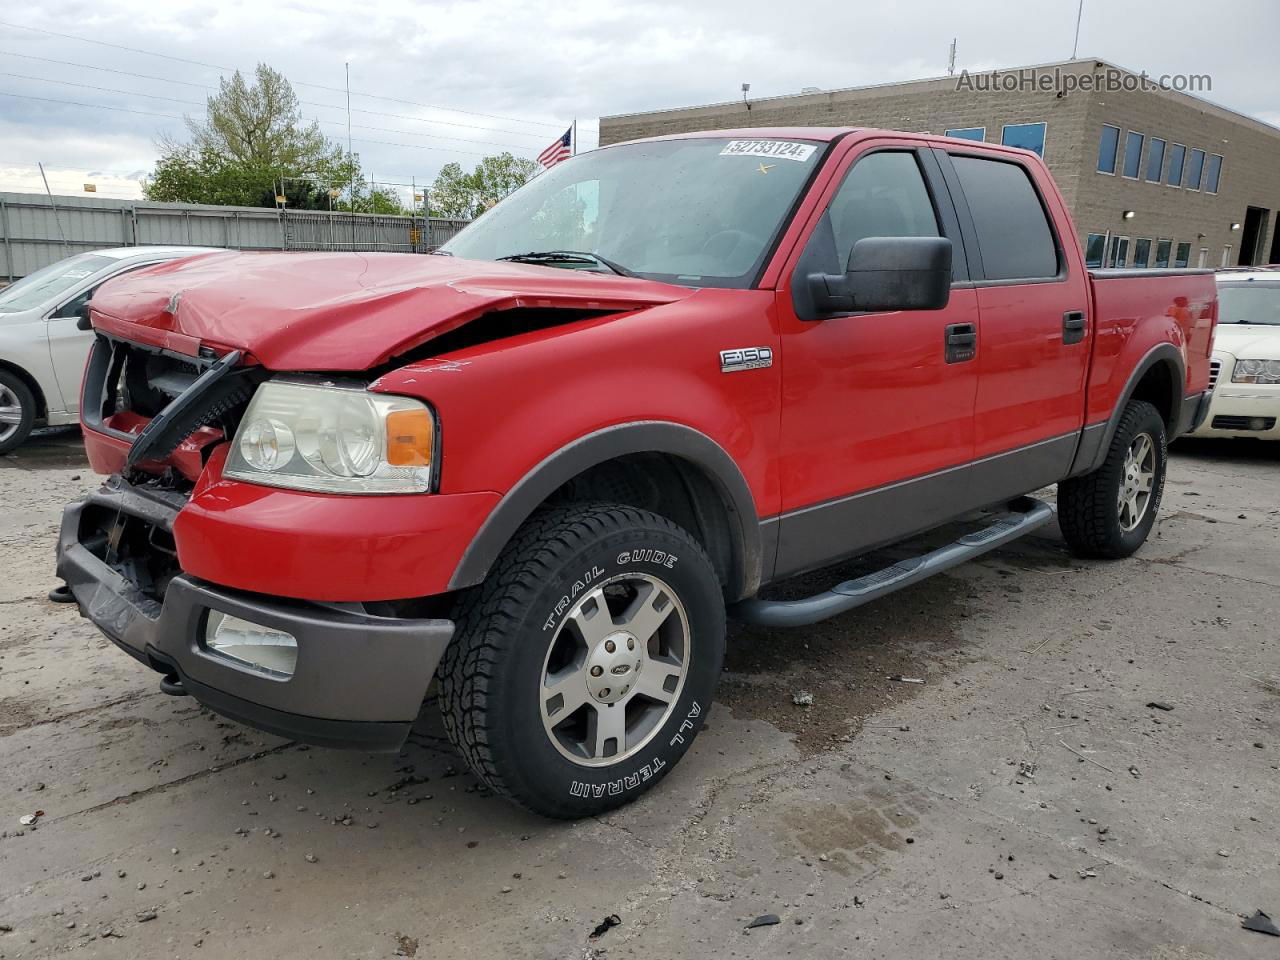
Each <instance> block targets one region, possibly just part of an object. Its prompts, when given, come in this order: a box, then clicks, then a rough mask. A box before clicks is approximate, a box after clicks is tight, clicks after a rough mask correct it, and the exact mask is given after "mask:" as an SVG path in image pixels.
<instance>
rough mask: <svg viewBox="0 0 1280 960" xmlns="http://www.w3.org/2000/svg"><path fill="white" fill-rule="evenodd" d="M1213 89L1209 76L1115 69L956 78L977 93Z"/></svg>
mask: <svg viewBox="0 0 1280 960" xmlns="http://www.w3.org/2000/svg"><path fill="white" fill-rule="evenodd" d="M1212 89H1213V77H1212V76H1211V75H1210V74H1207V73H1162V74H1158V75H1152V74H1150V73H1148V72H1147V71H1146V70H1143V71H1142V72H1141V73H1130V72H1129V71H1128V70H1120V69H1117V68H1116V67H1099V68H1098V69H1097V70H1094V71H1093V72H1091V73H1077V72H1073V71H1070V70H1063V69H1062V68H1061V67H1054V68H1053V69H1051V70H1037V69H1035V68H1032V67H1024V68H1022V69H1020V70H990V71H985V72H981V73H970V72H969V71H968V70H961V71H960V75H959V76H958V77H956V90H964V91H969V92H974V93H1057V94H1062V95H1066V94H1069V93H1074V92H1075V91H1077V90H1079V91H1081V92H1085V93H1089V92H1096V93H1120V92H1124V93H1135V92H1143V93H1151V92H1153V91H1157V90H1175V91H1177V92H1179V93H1205V92H1208V91H1210V90H1212Z"/></svg>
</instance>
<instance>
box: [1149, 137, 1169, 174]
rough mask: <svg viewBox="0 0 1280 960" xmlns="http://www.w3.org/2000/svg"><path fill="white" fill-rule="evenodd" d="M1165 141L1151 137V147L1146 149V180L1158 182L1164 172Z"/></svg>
mask: <svg viewBox="0 0 1280 960" xmlns="http://www.w3.org/2000/svg"><path fill="white" fill-rule="evenodd" d="M1164 147H1165V142H1164V141H1163V140H1161V139H1160V138H1159V137H1152V138H1151V148H1150V149H1149V150H1148V151H1147V182H1148V183H1159V182H1160V175H1161V174H1163V173H1164Z"/></svg>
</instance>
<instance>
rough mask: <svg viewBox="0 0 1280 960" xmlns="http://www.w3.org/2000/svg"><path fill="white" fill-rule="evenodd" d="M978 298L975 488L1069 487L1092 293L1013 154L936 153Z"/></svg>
mask: <svg viewBox="0 0 1280 960" xmlns="http://www.w3.org/2000/svg"><path fill="white" fill-rule="evenodd" d="M937 154H938V159H939V162H940V163H941V164H942V167H943V170H944V176H945V177H946V179H947V182H948V184H949V185H950V186H951V188H952V195H953V197H954V198H955V200H956V208H957V214H958V216H959V218H960V222H961V226H962V229H963V231H964V234H965V240H966V244H965V247H966V251H967V252H968V255H969V270H970V276H971V277H972V280H973V283H974V286H975V288H976V289H977V296H978V314H979V318H980V320H979V334H978V393H977V401H976V404H975V408H974V459H975V466H974V471H973V483H974V484H975V488H976V489H977V491H979V492H980V493H981V494H982V495H983V499H985V500H988V502H991V503H995V502H996V501H998V500H1000V499H1003V498H1006V497H1009V496H1014V495H1017V494H1021V493H1025V492H1027V491H1029V490H1034V489H1035V488H1036V487H1038V486H1042V485H1044V484H1046V483H1052V482H1054V481H1056V480H1059V479H1061V478H1062V477H1063V476H1065V475H1066V473H1067V471H1068V469H1069V467H1070V464H1071V460H1072V458H1073V457H1074V455H1075V449H1076V443H1077V440H1078V434H1079V431H1080V428H1081V426H1082V425H1083V420H1084V384H1085V377H1086V374H1087V372H1088V364H1089V347H1090V344H1091V342H1092V341H1091V338H1090V333H1091V330H1090V326H1089V325H1090V322H1091V318H1090V313H1089V311H1090V306H1089V302H1088V296H1089V286H1088V280H1087V278H1086V275H1085V270H1084V265H1083V263H1082V262H1081V261H1080V253H1079V250H1078V248H1077V245H1076V243H1075V238H1074V237H1069V238H1063V237H1060V236H1059V234H1058V231H1057V230H1056V229H1055V226H1054V225H1055V223H1061V224H1068V223H1070V222H1071V221H1070V219H1069V218H1068V216H1067V213H1066V210H1065V208H1064V207H1063V205H1062V201H1061V198H1060V197H1059V196H1058V193H1057V190H1056V189H1055V188H1054V186H1053V183H1052V181H1050V180H1049V179H1048V176H1047V175H1046V174H1045V173H1044V172H1043V170H1042V169H1041V168H1040V167H1038V166H1033V165H1032V164H1030V163H1028V162H1027V160H1026V159H1025V158H1024V157H1022V156H1021V155H1019V154H1016V153H1002V154H991V153H982V154H978V153H973V154H966V153H965V152H964V151H963V149H962V148H960V149H952V148H948V149H947V150H938V151H937Z"/></svg>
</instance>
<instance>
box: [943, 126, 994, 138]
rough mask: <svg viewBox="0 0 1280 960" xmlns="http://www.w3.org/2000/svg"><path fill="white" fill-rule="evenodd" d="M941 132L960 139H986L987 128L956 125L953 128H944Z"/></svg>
mask: <svg viewBox="0 0 1280 960" xmlns="http://www.w3.org/2000/svg"><path fill="white" fill-rule="evenodd" d="M943 134H944V135H945V136H948V137H956V138H958V139H960V140H985V139H987V128H986V127H957V128H956V129H955V130H944V131H943Z"/></svg>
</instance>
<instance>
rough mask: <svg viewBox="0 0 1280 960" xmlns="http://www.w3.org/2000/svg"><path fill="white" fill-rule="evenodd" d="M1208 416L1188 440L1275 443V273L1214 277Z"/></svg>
mask: <svg viewBox="0 0 1280 960" xmlns="http://www.w3.org/2000/svg"><path fill="white" fill-rule="evenodd" d="M1209 377H1210V379H1209V384H1210V387H1211V388H1212V390H1213V399H1212V401H1211V402H1210V404H1209V414H1208V416H1206V417H1205V418H1204V423H1203V424H1201V425H1200V427H1199V429H1197V430H1195V431H1194V432H1192V433H1191V434H1190V435H1191V436H1193V437H1255V438H1258V439H1262V440H1280V270H1251V271H1240V272H1235V271H1228V272H1224V273H1219V274H1218V329H1217V334H1216V335H1215V338H1214V342H1213V360H1212V362H1211V366H1210V374H1209Z"/></svg>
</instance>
